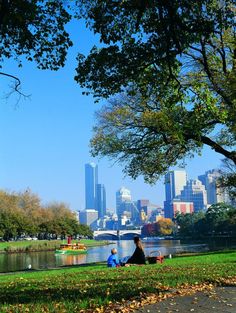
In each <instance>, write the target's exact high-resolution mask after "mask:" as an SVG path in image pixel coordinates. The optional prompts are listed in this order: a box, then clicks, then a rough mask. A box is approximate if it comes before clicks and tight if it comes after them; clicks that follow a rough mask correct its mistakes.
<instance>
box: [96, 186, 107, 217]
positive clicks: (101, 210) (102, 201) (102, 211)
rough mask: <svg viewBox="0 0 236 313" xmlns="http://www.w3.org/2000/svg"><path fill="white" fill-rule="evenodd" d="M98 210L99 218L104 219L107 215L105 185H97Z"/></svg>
mask: <svg viewBox="0 0 236 313" xmlns="http://www.w3.org/2000/svg"><path fill="white" fill-rule="evenodd" d="M96 210H98V217H99V218H101V217H104V216H105V215H106V190H105V186H104V185H103V184H97V204H96Z"/></svg>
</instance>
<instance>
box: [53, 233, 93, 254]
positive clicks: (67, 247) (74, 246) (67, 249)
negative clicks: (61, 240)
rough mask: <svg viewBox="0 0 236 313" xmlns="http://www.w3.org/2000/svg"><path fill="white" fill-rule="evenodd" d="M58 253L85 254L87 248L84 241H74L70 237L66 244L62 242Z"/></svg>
mask: <svg viewBox="0 0 236 313" xmlns="http://www.w3.org/2000/svg"><path fill="white" fill-rule="evenodd" d="M55 253H56V254H85V253H87V248H86V246H85V245H84V244H83V243H72V242H71V238H70V237H68V240H67V243H66V244H61V245H60V248H59V249H57V250H56V251H55Z"/></svg>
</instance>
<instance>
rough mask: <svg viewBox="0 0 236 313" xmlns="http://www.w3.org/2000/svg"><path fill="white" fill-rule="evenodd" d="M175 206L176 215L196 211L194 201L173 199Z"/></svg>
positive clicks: (174, 212)
mask: <svg viewBox="0 0 236 313" xmlns="http://www.w3.org/2000/svg"><path fill="white" fill-rule="evenodd" d="M172 206H173V214H174V216H175V215H176V214H177V213H180V214H187V213H193V212H194V205H193V202H183V201H180V200H179V201H178V200H173V202H172Z"/></svg>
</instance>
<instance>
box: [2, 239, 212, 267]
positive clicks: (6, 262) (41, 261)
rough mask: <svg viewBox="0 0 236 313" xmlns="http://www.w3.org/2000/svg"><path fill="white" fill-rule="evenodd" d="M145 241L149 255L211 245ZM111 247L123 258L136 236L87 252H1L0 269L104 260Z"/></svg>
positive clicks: (145, 248)
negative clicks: (153, 252)
mask: <svg viewBox="0 0 236 313" xmlns="http://www.w3.org/2000/svg"><path fill="white" fill-rule="evenodd" d="M143 245H144V250H145V254H146V256H148V255H149V254H150V252H152V251H156V250H159V251H160V253H161V254H162V255H169V254H175V253H179V252H186V251H189V252H195V251H197V252H199V251H205V250H207V249H208V246H207V245H203V244H200V245H199V244H198V245H193V244H181V242H180V241H179V240H155V241H147V242H145V241H144V242H143ZM112 248H116V249H117V251H118V256H119V258H123V257H125V256H127V255H131V254H132V253H133V251H134V249H135V245H134V243H133V240H121V241H116V242H114V243H112V244H110V245H107V246H101V247H94V248H90V249H89V250H88V254H80V255H56V254H55V253H54V252H53V251H50V252H33V253H19V254H0V272H10V271H18V270H25V269H27V268H28V266H29V265H30V264H31V267H32V268H33V269H42V268H55V267H60V266H66V265H76V264H84V263H91V262H102V261H106V260H107V258H108V256H109V254H110V250H111V249H112Z"/></svg>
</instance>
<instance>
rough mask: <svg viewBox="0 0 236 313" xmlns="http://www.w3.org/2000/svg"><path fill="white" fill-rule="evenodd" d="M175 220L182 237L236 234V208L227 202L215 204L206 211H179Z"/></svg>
mask: <svg viewBox="0 0 236 313" xmlns="http://www.w3.org/2000/svg"><path fill="white" fill-rule="evenodd" d="M175 222H176V223H177V225H178V227H179V230H178V234H179V235H180V236H182V237H192V238H200V237H204V236H212V235H233V236H235V235H236V209H235V208H234V207H232V206H230V205H227V204H225V203H217V204H213V205H212V206H210V207H209V209H208V210H207V211H206V212H198V213H191V214H190V213H187V214H179V213H178V214H177V215H176V217H175Z"/></svg>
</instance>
